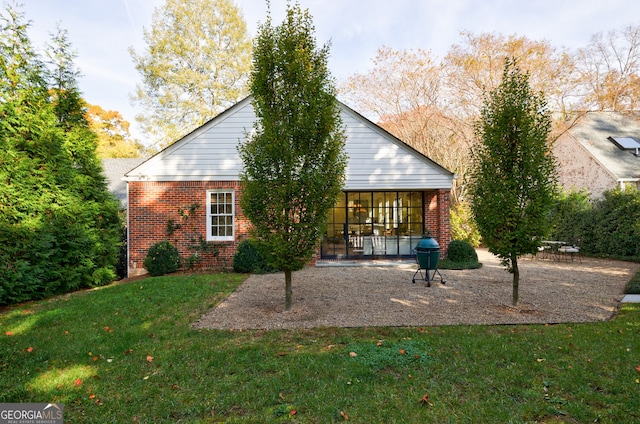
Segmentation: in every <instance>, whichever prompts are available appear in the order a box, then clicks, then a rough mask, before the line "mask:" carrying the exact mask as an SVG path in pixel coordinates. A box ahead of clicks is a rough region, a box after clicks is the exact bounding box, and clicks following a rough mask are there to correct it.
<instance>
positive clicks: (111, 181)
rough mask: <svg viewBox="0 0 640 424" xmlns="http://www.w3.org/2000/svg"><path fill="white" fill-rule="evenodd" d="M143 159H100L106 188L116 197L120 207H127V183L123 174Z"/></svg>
mask: <svg viewBox="0 0 640 424" xmlns="http://www.w3.org/2000/svg"><path fill="white" fill-rule="evenodd" d="M144 160H145V159H144V158H109V159H102V168H103V170H104V176H105V178H106V179H107V189H108V190H109V192H110V193H112V194H113V195H114V196H116V198H118V200H119V201H120V205H121V206H122V207H125V208H126V207H127V183H126V182H125V181H124V175H125V174H126V173H127V172H129V171H131V170H132V169H133V168H135V167H137V166H138V165H140V164H141V163H142V162H144Z"/></svg>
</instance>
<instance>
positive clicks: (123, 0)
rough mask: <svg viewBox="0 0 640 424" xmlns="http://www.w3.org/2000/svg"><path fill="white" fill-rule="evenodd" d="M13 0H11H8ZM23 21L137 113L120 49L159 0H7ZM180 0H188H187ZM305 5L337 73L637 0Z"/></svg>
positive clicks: (615, 19)
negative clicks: (468, 35) (63, 40)
mask: <svg viewBox="0 0 640 424" xmlns="http://www.w3.org/2000/svg"><path fill="white" fill-rule="evenodd" d="M10 1H14V0H10ZM16 1H17V2H18V4H22V5H23V7H22V10H23V11H24V13H25V16H26V18H27V20H29V21H31V26H30V29H29V36H30V38H31V41H32V43H33V44H34V46H35V47H36V48H43V47H44V46H45V43H47V42H48V41H49V40H50V34H52V33H54V32H55V31H56V27H57V25H58V24H59V25H60V26H61V27H62V28H64V29H66V30H67V31H68V35H69V39H70V41H71V43H72V45H73V48H74V50H75V51H76V53H77V55H78V57H77V59H76V64H77V66H78V68H79V69H80V72H81V73H82V77H81V78H80V80H79V86H80V90H81V91H82V93H83V97H84V98H85V100H86V101H87V102H88V103H91V104H96V105H99V106H101V107H102V108H103V109H106V110H116V111H118V112H120V113H121V114H122V115H123V117H124V118H125V119H126V120H127V121H129V122H130V123H131V126H132V134H133V136H134V137H135V138H137V139H139V140H140V141H142V142H143V143H144V142H145V141H146V140H145V136H144V134H143V133H141V132H140V131H139V129H138V126H137V125H136V123H135V116H136V115H137V114H139V113H142V112H143V111H142V109H140V107H139V106H138V105H135V104H131V102H130V95H131V93H133V92H134V91H135V87H136V84H139V83H140V81H141V78H140V75H139V74H138V72H137V71H136V69H135V67H134V65H133V61H132V60H131V56H130V54H129V49H130V48H131V47H132V48H133V49H135V51H136V52H138V53H142V52H143V51H144V49H145V46H146V45H145V43H144V40H143V28H147V29H149V28H150V27H151V22H152V15H153V12H154V10H155V9H156V8H161V7H162V5H163V4H164V2H165V0H16ZM187 1H188V0H187ZM235 1H236V4H237V5H238V6H239V7H240V9H241V11H242V13H243V15H244V19H245V21H246V22H247V27H248V30H249V34H250V36H254V35H255V34H256V28H257V26H258V23H259V22H264V21H265V19H266V16H267V5H266V4H267V1H266V0H235ZM298 3H299V4H300V6H301V7H302V8H303V9H309V12H310V13H311V16H312V17H313V20H314V24H315V28H316V40H317V43H318V45H322V44H324V43H326V42H330V43H331V49H330V52H331V57H330V60H329V65H330V69H331V72H332V74H333V76H334V77H335V78H336V79H337V81H338V83H339V82H340V81H343V80H345V79H346V78H347V77H349V76H351V75H354V74H363V73H366V72H367V71H368V70H369V69H371V67H372V59H373V58H374V57H375V56H376V52H377V50H378V49H379V48H380V47H382V46H387V47H390V48H393V49H395V50H403V49H418V48H420V49H424V50H431V51H432V53H433V55H434V57H437V58H443V57H444V56H445V55H446V53H447V51H448V50H449V48H450V46H451V45H454V44H459V43H461V41H462V38H461V37H460V32H461V31H469V32H472V33H474V34H480V33H485V32H490V33H497V34H502V35H506V36H508V35H518V36H526V37H527V38H529V39H531V40H543V39H544V40H547V41H549V42H550V44H551V45H552V46H555V47H558V48H563V47H564V48H569V49H576V48H579V47H585V46H586V45H587V44H588V43H589V40H590V39H591V36H592V35H593V34H595V33H599V32H604V33H606V32H608V31H611V30H614V29H622V28H624V27H627V26H629V25H639V24H640V1H638V0H606V1H603V0H298ZM2 4H3V5H4V4H6V0H3V1H2ZM286 4H287V1H286V0H271V15H272V21H273V24H274V25H278V24H280V23H281V22H282V19H283V18H284V11H285V9H286Z"/></svg>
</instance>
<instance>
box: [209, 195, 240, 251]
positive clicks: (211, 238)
mask: <svg viewBox="0 0 640 424" xmlns="http://www.w3.org/2000/svg"><path fill="white" fill-rule="evenodd" d="M213 194H216V195H220V194H223V195H227V194H231V214H229V213H218V214H213V213H212V212H211V196H212V195H213ZM235 200H236V195H235V192H234V191H233V190H228V189H226V190H207V241H233V240H235V233H236V228H235V227H236V225H235V224H236V207H235ZM217 217H231V222H232V224H231V235H228V234H227V235H224V236H214V235H212V234H211V229H212V228H213V219H214V218H217ZM220 227H224V225H223V226H219V228H220Z"/></svg>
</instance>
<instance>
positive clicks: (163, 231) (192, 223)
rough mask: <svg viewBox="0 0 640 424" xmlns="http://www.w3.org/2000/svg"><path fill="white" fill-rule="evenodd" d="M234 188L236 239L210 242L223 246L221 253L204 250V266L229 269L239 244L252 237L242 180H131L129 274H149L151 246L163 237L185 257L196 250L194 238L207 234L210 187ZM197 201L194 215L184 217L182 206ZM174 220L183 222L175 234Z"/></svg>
mask: <svg viewBox="0 0 640 424" xmlns="http://www.w3.org/2000/svg"><path fill="white" fill-rule="evenodd" d="M215 189H232V190H234V193H235V198H234V201H235V205H234V207H235V215H236V221H235V228H234V231H235V240H234V241H228V242H209V243H210V244H215V245H216V246H217V247H218V248H219V255H218V256H217V257H214V255H213V254H212V253H204V254H202V253H200V254H199V256H200V262H199V263H198V265H197V266H198V267H200V268H205V269H209V268H214V269H221V268H222V269H227V268H231V266H232V264H233V255H234V253H235V251H236V248H237V246H238V243H239V242H240V241H242V240H244V239H245V238H247V237H248V232H249V222H248V220H246V219H243V215H242V210H241V208H240V204H239V202H240V196H241V192H240V190H239V183H238V182H235V181H229V182H227V181H175V182H138V181H136V182H129V276H130V277H132V276H136V275H141V274H144V273H146V270H145V269H144V266H143V263H144V259H145V257H146V256H147V252H148V250H149V248H150V247H151V246H152V245H153V244H155V243H157V242H159V241H162V240H170V241H171V242H172V243H173V244H174V245H176V247H177V248H178V251H179V252H180V255H181V256H182V257H183V258H188V257H189V256H191V255H192V254H193V253H194V251H193V250H191V249H190V248H189V247H190V246H193V245H194V242H193V238H194V236H195V237H197V236H198V235H201V236H203V237H205V235H206V234H207V228H206V223H207V219H206V213H207V211H206V205H207V190H215ZM193 204H197V205H199V207H198V208H197V209H196V210H195V212H194V214H193V216H190V217H189V218H188V219H186V220H185V219H184V218H183V217H182V216H181V214H180V212H179V209H180V208H182V209H183V210H185V211H188V210H189V207H190V205H193ZM170 220H172V221H173V222H174V223H175V224H179V225H181V227H180V228H178V229H176V230H174V232H173V234H171V235H168V234H167V225H168V223H169V222H170Z"/></svg>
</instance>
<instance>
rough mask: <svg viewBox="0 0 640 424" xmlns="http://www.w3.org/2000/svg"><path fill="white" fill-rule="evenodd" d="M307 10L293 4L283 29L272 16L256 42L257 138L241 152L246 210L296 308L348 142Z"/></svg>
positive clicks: (287, 301)
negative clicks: (300, 280) (295, 280)
mask: <svg viewBox="0 0 640 424" xmlns="http://www.w3.org/2000/svg"><path fill="white" fill-rule="evenodd" d="M313 32H314V27H313V23H312V18H311V16H310V15H309V13H308V11H304V12H303V11H301V10H300V7H299V6H298V5H296V6H293V7H292V6H288V7H287V15H286V18H285V20H284V22H283V23H282V25H281V26H277V27H273V26H272V25H271V18H270V16H269V17H268V19H267V22H266V24H264V25H261V26H260V28H259V33H258V36H257V38H256V39H255V41H254V57H253V71H252V73H251V93H252V95H253V106H254V109H255V112H256V116H257V118H258V119H257V122H256V125H255V127H254V129H255V134H254V135H253V136H251V137H249V139H248V140H247V142H246V143H244V144H243V145H241V147H240V156H241V158H242V161H243V175H242V179H243V183H244V191H243V196H242V198H241V206H242V210H243V212H244V214H245V215H246V216H247V217H248V218H249V220H250V221H251V222H252V224H253V225H254V228H255V234H256V236H257V237H258V238H259V239H260V240H262V241H263V242H264V243H265V244H266V245H267V246H268V248H269V250H270V252H271V253H272V255H271V257H272V261H273V263H271V264H270V265H272V266H273V267H275V268H277V269H281V270H284V272H285V308H286V309H290V308H291V302H292V300H291V298H292V282H291V278H292V271H295V270H298V269H300V268H302V267H303V266H304V265H305V264H306V263H308V261H309V260H310V259H311V257H312V255H313V253H315V252H316V251H317V247H318V242H319V240H320V238H321V237H322V235H323V234H324V230H325V227H326V222H327V214H328V212H329V210H330V209H331V208H332V207H333V206H334V205H335V203H336V201H337V198H338V194H339V193H340V191H341V189H342V185H343V182H344V173H345V167H346V155H345V153H344V141H345V136H344V133H343V129H342V121H341V119H340V109H339V105H338V103H337V101H336V99H335V88H334V84H333V79H332V78H331V75H330V73H329V70H328V67H327V59H328V56H329V47H328V46H327V45H325V46H324V47H322V48H320V49H318V48H316V42H315V38H314V35H313Z"/></svg>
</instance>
